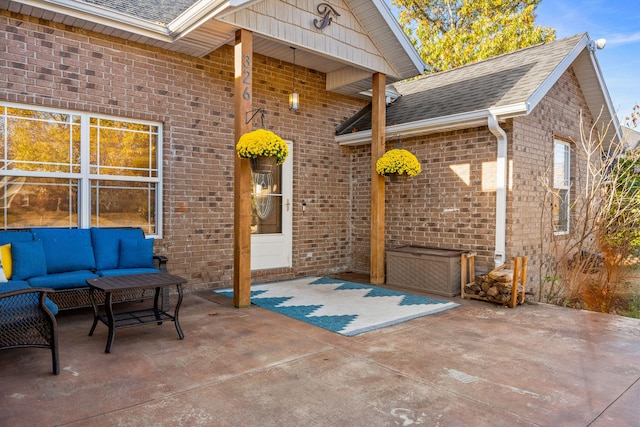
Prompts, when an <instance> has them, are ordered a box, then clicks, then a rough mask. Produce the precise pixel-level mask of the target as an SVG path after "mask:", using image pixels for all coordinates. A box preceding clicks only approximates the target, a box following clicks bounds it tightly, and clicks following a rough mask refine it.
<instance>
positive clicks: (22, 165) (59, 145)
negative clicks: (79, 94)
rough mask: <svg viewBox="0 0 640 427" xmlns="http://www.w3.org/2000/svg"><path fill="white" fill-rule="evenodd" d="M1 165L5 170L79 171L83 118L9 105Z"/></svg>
mask: <svg viewBox="0 0 640 427" xmlns="http://www.w3.org/2000/svg"><path fill="white" fill-rule="evenodd" d="M6 111H7V114H6V116H5V117H4V118H6V122H5V123H4V126H5V127H4V128H3V133H4V134H5V136H6V143H7V145H6V151H5V150H4V148H5V147H3V156H2V167H3V168H4V169H6V170H25V171H39V172H65V173H78V172H79V171H80V117H79V116H74V115H71V114H63V113H52V112H48V111H36V110H24V109H18V108H7V109H6Z"/></svg>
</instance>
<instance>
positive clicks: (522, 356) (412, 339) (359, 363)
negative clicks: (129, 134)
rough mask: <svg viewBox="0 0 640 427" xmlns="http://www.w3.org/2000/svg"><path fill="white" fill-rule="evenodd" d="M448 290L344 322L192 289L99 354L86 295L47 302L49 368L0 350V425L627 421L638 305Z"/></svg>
mask: <svg viewBox="0 0 640 427" xmlns="http://www.w3.org/2000/svg"><path fill="white" fill-rule="evenodd" d="M439 298H441V297H439ZM449 299H450V300H454V301H457V302H460V303H461V304H462V306H461V307H457V308H454V309H452V310H448V311H445V312H442V313H438V314H435V315H431V316H426V317H422V318H419V319H414V320H411V321H409V322H406V323H402V324H399V325H395V326H392V327H388V328H384V329H381V330H377V331H372V332H368V333H365V334H362V335H358V336H355V337H344V336H341V335H339V334H335V333H332V332H329V331H326V330H324V329H320V328H316V327H314V326H310V325H308V324H306V323H302V322H299V321H296V320H293V319H290V318H287V317H285V316H282V315H280V314H276V313H273V312H270V311H267V310H265V309H262V308H259V307H255V306H252V307H251V308H247V309H236V308H234V307H233V306H232V301H231V299H229V298H226V297H222V296H219V295H216V294H214V293H213V292H195V293H189V294H187V295H186V297H185V300H184V303H183V306H182V308H181V311H180V323H181V326H182V329H183V331H184V333H185V339H184V341H180V340H179V339H178V336H177V333H176V330H175V328H174V326H173V324H171V323H169V324H167V323H165V324H164V325H162V326H156V325H148V326H144V327H139V328H131V329H123V330H119V331H117V333H116V338H115V341H114V345H113V352H112V353H111V354H105V353H104V347H105V344H106V337H107V328H106V327H105V326H104V325H98V328H97V330H96V333H95V334H94V336H92V337H89V336H87V333H88V331H89V328H90V326H91V321H92V314H91V312H90V311H89V310H75V311H71V312H66V313H61V314H60V315H58V326H59V332H60V336H59V340H60V367H61V373H60V375H59V376H55V375H53V374H52V373H51V358H50V352H49V351H48V350H43V349H12V350H3V351H0V384H2V386H1V387H0V388H1V391H0V425H1V426H30V427H35V426H53V425H63V426H136V427H140V426H168V425H171V426H285V425H287V426H396V425H399V426H409V425H411V426H514V425H520V426H540V425H543V426H589V425H591V426H616V427H620V426H638V425H640V421H639V420H640V409H639V405H638V403H639V402H640V381H639V379H640V320H636V319H629V318H622V317H616V316H611V315H604V314H599V313H592V312H586V311H578V310H572V309H565V308H560V307H555V306H550V305H545V304H526V305H523V306H520V307H517V308H515V309H509V308H504V307H501V306H498V305H493V304H491V303H486V302H481V301H468V300H465V301H463V300H460V299H459V298H449Z"/></svg>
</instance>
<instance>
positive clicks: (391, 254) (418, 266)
mask: <svg viewBox="0 0 640 427" xmlns="http://www.w3.org/2000/svg"><path fill="white" fill-rule="evenodd" d="M464 252H466V251H462V250H456V249H442V248H431V247H422V246H401V247H398V248H395V249H391V250H387V284H388V285H395V286H401V287H405V288H411V289H415V290H419V291H423V292H428V293H432V294H436V295H444V296H448V297H453V296H456V295H460V255H461V254H463V253H464Z"/></svg>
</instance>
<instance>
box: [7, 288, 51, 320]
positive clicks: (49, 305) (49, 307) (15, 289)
mask: <svg viewBox="0 0 640 427" xmlns="http://www.w3.org/2000/svg"><path fill="white" fill-rule="evenodd" d="M23 289H31V286H29V284H28V283H27V282H25V281H23V280H9V281H8V282H6V283H3V284H2V286H0V295H1V294H2V292H10V291H21V290H23ZM3 302H4V301H3V300H2V299H0V311H1V310H2V303H3ZM44 305H45V306H46V307H47V308H48V309H49V311H50V312H51V313H52V314H53V315H54V316H55V315H56V314H58V306H57V305H56V304H55V303H54V302H53V301H51V300H50V299H49V298H45V300H44Z"/></svg>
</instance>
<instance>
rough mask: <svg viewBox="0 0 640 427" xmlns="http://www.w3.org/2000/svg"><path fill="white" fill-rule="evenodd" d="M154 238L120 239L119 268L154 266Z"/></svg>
mask: <svg viewBox="0 0 640 427" xmlns="http://www.w3.org/2000/svg"><path fill="white" fill-rule="evenodd" d="M153 267H154V265H153V239H122V240H120V262H119V263H118V268H153Z"/></svg>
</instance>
